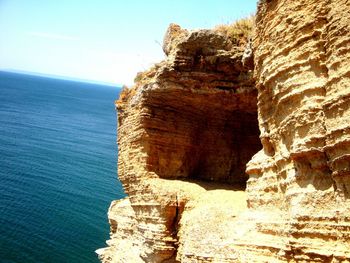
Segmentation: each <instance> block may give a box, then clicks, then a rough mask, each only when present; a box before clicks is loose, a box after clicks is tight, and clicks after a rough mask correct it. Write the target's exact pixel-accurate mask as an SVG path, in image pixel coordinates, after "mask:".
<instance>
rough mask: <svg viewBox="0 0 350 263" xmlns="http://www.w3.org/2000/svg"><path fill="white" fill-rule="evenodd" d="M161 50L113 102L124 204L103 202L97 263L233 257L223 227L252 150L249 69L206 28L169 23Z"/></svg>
mask: <svg viewBox="0 0 350 263" xmlns="http://www.w3.org/2000/svg"><path fill="white" fill-rule="evenodd" d="M164 50H165V52H166V53H167V54H168V57H167V59H166V60H165V61H163V62H161V63H160V64H158V65H156V66H155V67H154V68H152V69H151V70H149V71H148V72H143V73H140V74H139V75H138V76H137V82H136V85H135V87H133V88H132V89H130V90H124V92H123V93H122V94H121V97H120V99H119V100H118V101H117V104H116V105H117V108H118V124H119V127H118V144H119V156H118V157H119V161H118V175H119V179H120V180H121V182H122V183H123V186H124V189H125V191H126V193H127V194H128V196H129V197H128V199H127V200H128V201H126V200H124V201H119V202H118V203H113V204H112V206H111V209H110V211H109V218H110V224H111V240H110V241H109V242H108V245H109V248H106V249H104V250H99V251H98V252H99V254H100V257H101V258H102V261H104V262H138V260H141V261H145V262H175V261H183V262H190V261H191V260H198V261H217V262H225V261H227V260H226V257H227V253H233V254H232V255H231V256H230V257H232V258H237V256H235V255H234V248H233V247H232V245H231V242H229V240H232V238H233V236H231V234H230V233H231V232H232V231H233V232H234V231H235V230H234V229H230V228H229V227H228V226H230V225H231V224H233V222H234V221H235V219H236V217H237V215H238V212H239V211H242V210H244V209H245V207H246V201H245V200H246V197H245V193H244V189H245V185H246V181H247V179H248V177H247V175H246V173H245V168H246V163H247V162H248V161H249V160H250V159H251V157H252V155H253V154H255V153H256V152H257V151H258V150H260V149H261V147H262V146H261V143H260V140H259V129H258V122H257V101H256V98H257V91H256V88H255V86H254V80H253V78H252V73H253V72H252V70H251V69H249V68H247V67H244V66H243V64H242V56H243V53H244V48H241V47H238V46H233V45H232V43H231V42H230V40H229V39H228V38H227V37H226V36H224V35H221V34H218V33H216V32H214V31H212V30H197V31H186V30H183V29H181V28H180V27H179V26H177V25H174V24H172V25H170V27H169V29H168V31H167V33H166V36H165V38H164ZM222 208H225V209H224V210H222ZM192 220H196V221H197V220H198V224H193V223H192ZM127 221H129V223H126V222H127ZM116 222H117V223H116ZM128 233H129V235H127V234H128ZM227 238H230V239H227ZM198 241H200V243H198ZM201 244H202V245H201ZM204 245H205V246H208V247H207V249H203V246H204ZM130 251H134V252H133V257H131V258H127V253H129V252H130ZM135 255H136V256H135Z"/></svg>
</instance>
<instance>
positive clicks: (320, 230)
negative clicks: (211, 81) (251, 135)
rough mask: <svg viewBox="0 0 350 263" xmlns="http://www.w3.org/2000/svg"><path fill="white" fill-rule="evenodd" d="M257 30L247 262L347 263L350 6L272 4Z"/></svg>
mask: <svg viewBox="0 0 350 263" xmlns="http://www.w3.org/2000/svg"><path fill="white" fill-rule="evenodd" d="M256 27H257V28H256V37H255V40H254V47H255V75H256V80H257V88H258V91H259V95H258V108H259V128H260V131H261V135H260V137H261V141H262V144H263V146H264V147H263V150H262V151H260V152H259V153H257V154H256V155H255V156H254V157H253V159H252V160H251V161H250V162H249V164H248V167H247V172H248V174H249V180H248V184H247V195H248V198H247V201H248V207H249V211H251V212H252V214H251V218H249V219H248V220H250V221H252V222H254V225H255V227H254V230H253V232H252V233H253V235H251V236H250V235H246V237H245V239H246V241H242V244H241V245H242V248H243V251H246V252H244V253H247V255H248V256H247V258H246V262H261V261H260V259H259V256H261V255H264V257H265V259H266V261H267V262H272V261H274V262H276V261H283V262H285V261H292V262H349V261H350V217H349V215H350V213H349V212H350V200H349V197H350V196H349V190H350V177H349V175H350V162H349V160H350V159H349V156H350V132H349V131H350V114H349V113H350V74H349V73H350V2H349V1H341V0H337V1H335V0H333V1H282V0H279V1H276V0H275V1H265V2H264V3H261V4H260V5H259V8H258V15H257V19H256ZM256 226H258V227H256ZM250 237H254V238H250Z"/></svg>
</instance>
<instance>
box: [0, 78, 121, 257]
mask: <svg viewBox="0 0 350 263" xmlns="http://www.w3.org/2000/svg"><path fill="white" fill-rule="evenodd" d="M119 92H120V89H118V88H116V87H110V86H103V85H97V84H90V83H83V82H75V81H67V80H62V79H53V78H46V77H38V76H32V75H24V74H17V73H9V72H3V71H0V262H1V263H15V262H16V263H17V262H18V263H32V262H33V263H34V262H35V263H40V262H45V263H46V262H47V263H49V262H50V263H55V262H59V263H64V262H68V263H79V262H84V263H89V262H99V260H98V258H97V255H96V254H95V252H94V251H95V250H96V249H98V248H101V247H105V246H106V244H105V241H106V240H107V239H108V238H109V224H108V219H107V210H108V207H109V205H110V202H111V201H112V200H115V199H121V198H123V197H124V196H125V194H124V192H123V190H122V186H121V184H120V182H119V181H118V179H117V172H116V170H117V145H116V112H115V109H114V100H115V99H116V98H117V97H118V93H119Z"/></svg>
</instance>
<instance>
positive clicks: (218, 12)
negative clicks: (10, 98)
mask: <svg viewBox="0 0 350 263" xmlns="http://www.w3.org/2000/svg"><path fill="white" fill-rule="evenodd" d="M256 4H257V1H256V0H247V1H239V0H232V1H227V0H216V1H213V0H178V1H171V0H167V1H166V0H163V1H162V0H150V1H141V0H129V1H113V0H106V1H103V4H102V2H101V1H97V0H91V1H82V0H76V1H69V0H61V1H39V0H26V1H23V0H0V38H1V41H0V70H9V69H10V70H14V71H27V72H35V73H39V74H47V75H57V76H66V77H67V78H75V79H81V80H90V81H94V82H102V83H112V84H117V85H121V84H128V85H129V84H132V83H133V79H134V77H135V76H136V73H137V72H139V71H143V70H145V69H147V68H148V67H149V66H150V65H151V64H153V63H156V62H159V61H161V60H162V59H163V58H164V54H163V51H162V48H161V44H162V39H163V35H164V33H165V31H166V29H167V27H168V25H169V24H170V23H177V24H179V25H180V26H181V27H183V28H187V29H195V28H213V27H214V26H215V25H218V24H226V23H231V22H233V21H234V20H237V19H239V18H242V17H246V16H249V15H250V14H252V13H255V11H256Z"/></svg>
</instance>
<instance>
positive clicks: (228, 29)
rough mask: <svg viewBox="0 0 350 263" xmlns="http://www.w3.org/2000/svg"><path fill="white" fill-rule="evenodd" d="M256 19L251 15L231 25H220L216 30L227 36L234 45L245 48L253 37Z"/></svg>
mask: <svg viewBox="0 0 350 263" xmlns="http://www.w3.org/2000/svg"><path fill="white" fill-rule="evenodd" d="M254 19H255V16H254V15H251V16H249V17H247V18H242V19H240V20H237V21H235V22H233V23H231V24H222V25H218V26H216V27H215V28H214V30H216V31H218V32H220V33H222V34H224V35H226V36H227V37H228V38H229V39H230V40H231V41H232V43H233V44H234V45H237V46H245V45H246V43H247V42H248V41H249V39H250V38H251V37H252V35H253V31H254Z"/></svg>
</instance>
